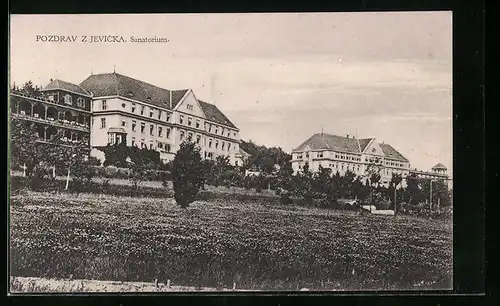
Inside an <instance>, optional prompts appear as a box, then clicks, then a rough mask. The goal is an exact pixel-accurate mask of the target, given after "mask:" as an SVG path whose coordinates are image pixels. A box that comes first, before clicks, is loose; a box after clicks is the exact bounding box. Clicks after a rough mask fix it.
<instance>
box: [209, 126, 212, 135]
mask: <svg viewBox="0 0 500 306" xmlns="http://www.w3.org/2000/svg"><path fill="white" fill-rule="evenodd" d="M208 132H209V133H212V125H211V124H209V125H208Z"/></svg>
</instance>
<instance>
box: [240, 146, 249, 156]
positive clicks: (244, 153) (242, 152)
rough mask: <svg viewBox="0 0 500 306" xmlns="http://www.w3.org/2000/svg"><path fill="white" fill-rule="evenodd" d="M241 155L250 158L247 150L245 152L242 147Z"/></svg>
mask: <svg viewBox="0 0 500 306" xmlns="http://www.w3.org/2000/svg"><path fill="white" fill-rule="evenodd" d="M239 153H240V154H241V155H243V156H250V154H248V153H247V152H245V150H243V149H242V148H241V147H240V150H239Z"/></svg>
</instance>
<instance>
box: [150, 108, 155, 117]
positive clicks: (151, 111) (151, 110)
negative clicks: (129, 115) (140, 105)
mask: <svg viewBox="0 0 500 306" xmlns="http://www.w3.org/2000/svg"><path fill="white" fill-rule="evenodd" d="M153 114H154V110H153V109H150V110H149V118H153Z"/></svg>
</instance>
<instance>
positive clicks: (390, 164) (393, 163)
mask: <svg viewBox="0 0 500 306" xmlns="http://www.w3.org/2000/svg"><path fill="white" fill-rule="evenodd" d="M385 165H386V166H393V167H400V168H402V167H404V164H403V163H398V162H394V161H386V162H385Z"/></svg>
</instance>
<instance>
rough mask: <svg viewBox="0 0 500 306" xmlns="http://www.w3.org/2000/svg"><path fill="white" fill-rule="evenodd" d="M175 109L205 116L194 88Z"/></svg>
mask: <svg viewBox="0 0 500 306" xmlns="http://www.w3.org/2000/svg"><path fill="white" fill-rule="evenodd" d="M175 110H177V111H180V112H183V113H186V114H191V115H193V116H197V117H201V118H204V117H205V114H204V113H203V109H202V108H201V106H200V103H198V100H197V99H196V97H195V96H194V93H193V91H192V90H189V91H188V93H187V94H186V95H185V96H184V98H183V99H182V100H181V101H180V102H179V103H178V104H177V105H176V106H175Z"/></svg>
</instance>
